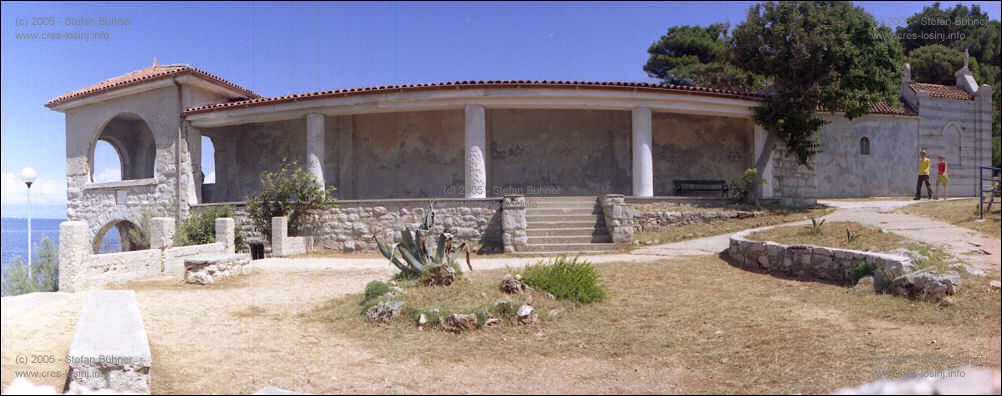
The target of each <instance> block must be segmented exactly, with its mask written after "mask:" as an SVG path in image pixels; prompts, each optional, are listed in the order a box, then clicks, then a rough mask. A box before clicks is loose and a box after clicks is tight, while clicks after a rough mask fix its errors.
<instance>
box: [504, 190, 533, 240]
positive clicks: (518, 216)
mask: <svg viewBox="0 0 1002 396" xmlns="http://www.w3.org/2000/svg"><path fill="white" fill-rule="evenodd" d="M526 226H527V224H526V221H525V196H522V195H505V197H504V200H503V201H501V232H502V234H501V241H502V243H503V244H504V252H505V253H514V252H518V251H523V250H524V249H525V245H526V244H527V243H528V242H529V237H528V235H527V234H526V232H525V229H526Z"/></svg>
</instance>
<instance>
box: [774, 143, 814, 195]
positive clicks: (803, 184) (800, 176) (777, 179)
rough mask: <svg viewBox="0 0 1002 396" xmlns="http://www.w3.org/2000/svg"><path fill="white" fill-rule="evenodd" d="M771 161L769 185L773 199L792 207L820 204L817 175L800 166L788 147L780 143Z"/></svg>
mask: <svg viewBox="0 0 1002 396" xmlns="http://www.w3.org/2000/svg"><path fill="white" fill-rule="evenodd" d="M788 154H789V155H788ZM771 160H772V180H770V181H769V183H770V184H771V185H772V192H773V198H778V199H780V201H782V203H783V204H784V205H792V206H808V205H814V204H816V203H817V202H818V201H817V191H818V187H817V175H816V174H815V172H814V171H812V170H810V169H808V168H807V167H806V166H803V165H800V163H799V162H797V156H796V155H795V154H793V153H788V151H787V150H786V147H785V146H784V145H783V144H782V143H778V144H777V145H776V149H775V150H773V152H772V159H771Z"/></svg>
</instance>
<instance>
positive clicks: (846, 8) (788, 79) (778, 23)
mask: <svg viewBox="0 0 1002 396" xmlns="http://www.w3.org/2000/svg"><path fill="white" fill-rule="evenodd" d="M731 50H732V53H733V56H734V63H735V65H736V66H738V67H740V68H742V69H745V70H748V71H750V72H753V73H759V74H761V75H763V76H765V77H766V78H767V79H770V80H772V82H773V86H772V94H771V95H770V96H769V97H767V98H766V100H765V102H764V103H763V104H762V105H760V106H759V107H757V108H755V109H754V115H753V117H754V119H755V121H756V123H758V124H759V125H761V126H762V127H763V128H765V129H766V130H768V131H770V132H772V133H771V134H770V135H775V136H776V137H777V138H779V139H780V140H781V141H783V142H784V143H785V144H786V147H787V148H788V149H789V151H790V152H791V153H794V154H795V155H796V156H797V159H798V161H799V162H800V163H801V164H804V165H808V166H809V160H810V159H811V157H813V155H814V154H815V153H816V142H817V131H818V129H819V128H820V127H821V126H822V125H824V124H825V123H826V121H824V120H823V119H821V118H820V117H818V116H817V115H816V114H815V111H816V110H817V109H828V110H832V111H836V110H837V111H842V112H844V113H845V116H846V117H847V118H850V119H852V118H856V117H859V116H861V115H864V114H866V113H867V112H868V111H869V108H870V107H869V106H870V103H873V102H881V101H883V102H888V103H892V102H896V92H897V89H896V88H897V86H898V83H899V82H900V80H901V63H902V62H901V60H902V49H901V44H900V43H899V42H898V41H897V39H896V38H895V37H894V35H893V33H892V32H891V31H890V29H888V28H887V27H885V26H883V25H879V24H878V23H877V21H876V20H875V19H874V18H873V16H871V15H870V14H868V13H866V12H865V11H863V9H861V8H859V7H855V6H853V5H851V4H850V3H844V2H782V3H776V2H766V3H763V4H756V5H753V6H752V7H751V8H750V9H749V11H748V17H747V19H746V20H745V21H744V22H742V23H741V24H740V25H738V26H737V27H736V28H735V29H734V32H733V38H732V40H731Z"/></svg>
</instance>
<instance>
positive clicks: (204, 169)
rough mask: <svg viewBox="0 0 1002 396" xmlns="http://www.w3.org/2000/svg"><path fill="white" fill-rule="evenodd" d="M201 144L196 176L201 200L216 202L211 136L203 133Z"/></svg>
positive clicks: (213, 147)
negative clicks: (198, 181) (199, 183)
mask: <svg viewBox="0 0 1002 396" xmlns="http://www.w3.org/2000/svg"><path fill="white" fill-rule="evenodd" d="M201 146H202V151H201V160H200V161H199V165H198V166H199V169H198V171H199V172H200V173H199V174H197V175H196V177H197V178H198V180H200V181H201V187H200V189H201V190H200V191H201V193H202V202H216V198H217V197H218V196H217V193H216V188H215V187H216V147H215V145H213V144H212V138H210V137H208V136H205V135H203V136H202V139H201Z"/></svg>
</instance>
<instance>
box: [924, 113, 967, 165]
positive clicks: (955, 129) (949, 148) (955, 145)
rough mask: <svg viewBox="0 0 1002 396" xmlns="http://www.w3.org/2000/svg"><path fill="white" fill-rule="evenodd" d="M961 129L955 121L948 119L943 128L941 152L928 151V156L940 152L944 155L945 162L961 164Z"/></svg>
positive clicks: (933, 155) (936, 155)
mask: <svg viewBox="0 0 1002 396" xmlns="http://www.w3.org/2000/svg"><path fill="white" fill-rule="evenodd" d="M961 132H962V129H961V128H960V125H959V124H957V123H956V122H955V121H950V122H949V123H948V124H946V127H944V128H943V149H944V150H943V152H942V153H929V154H930V155H929V157H932V158H936V157H938V156H939V155H940V154H942V155H945V156H946V162H947V163H948V164H950V165H951V166H961V165H962V164H961V161H960V158H961V157H960V154H961V153H960V137H961Z"/></svg>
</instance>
